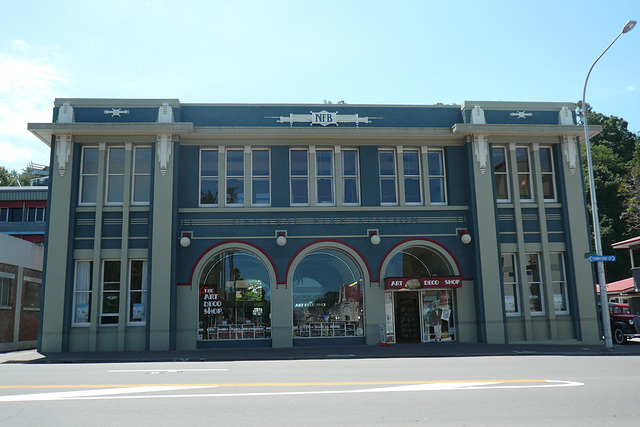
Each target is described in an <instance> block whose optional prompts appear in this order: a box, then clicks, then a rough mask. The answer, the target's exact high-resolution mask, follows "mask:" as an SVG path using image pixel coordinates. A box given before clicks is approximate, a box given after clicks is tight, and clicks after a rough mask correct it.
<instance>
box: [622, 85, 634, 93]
mask: <svg viewBox="0 0 640 427" xmlns="http://www.w3.org/2000/svg"><path fill="white" fill-rule="evenodd" d="M624 90H625V91H626V92H635V91H636V88H635V86H631V85H629V86H627V87H626V88H624Z"/></svg>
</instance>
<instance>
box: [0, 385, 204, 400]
mask: <svg viewBox="0 0 640 427" xmlns="http://www.w3.org/2000/svg"><path fill="white" fill-rule="evenodd" d="M209 387H211V386H143V387H118V388H103V389H98V390H77V391H57V392H53V393H33V394H17V395H13V396H0V402H28V401H29V402H33V401H39V400H76V399H83V398H87V397H99V398H104V397H105V396H111V395H114V394H127V393H153V392H157V391H176V390H187V389H194V388H209Z"/></svg>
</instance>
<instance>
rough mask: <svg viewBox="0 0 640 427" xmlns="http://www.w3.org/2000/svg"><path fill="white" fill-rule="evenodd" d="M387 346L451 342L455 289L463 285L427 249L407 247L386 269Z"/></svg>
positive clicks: (430, 250)
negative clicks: (408, 343)
mask: <svg viewBox="0 0 640 427" xmlns="http://www.w3.org/2000/svg"><path fill="white" fill-rule="evenodd" d="M386 273H387V274H386V278H385V279H384V284H385V290H386V292H385V314H386V339H387V342H389V343H407V342H434V341H454V340H455V339H456V331H455V324H454V322H455V316H454V314H455V311H454V308H455V304H454V297H455V288H458V287H460V286H462V280H461V278H460V277H455V276H453V270H452V269H451V267H450V265H449V263H448V262H447V260H446V259H445V258H444V257H442V255H441V254H439V253H438V252H436V251H435V250H433V249H431V248H428V247H419V246H416V247H410V248H406V249H404V250H402V251H400V252H398V253H397V254H395V255H394V256H393V258H392V259H391V260H390V262H389V264H388V266H387V269H386Z"/></svg>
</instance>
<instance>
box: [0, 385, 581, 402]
mask: <svg viewBox="0 0 640 427" xmlns="http://www.w3.org/2000/svg"><path fill="white" fill-rule="evenodd" d="M512 384H513V382H511V383H509V385H507V383H502V382H499V381H495V382H494V381H490V382H487V381H485V382H480V381H477V382H473V381H469V382H453V383H447V382H442V383H425V384H412V385H402V386H396V387H376V388H367V389H355V390H318V391H310V390H307V391H283V392H254V393H206V394H154V395H144V396H141V395H139V394H134V393H153V392H159V391H175V390H187V389H202V388H211V387H217V386H211V385H206V386H140V387H119V388H109V389H100V390H78V391H66V392H53V393H35V394H21V395H11V396H0V402H28V401H30V402H33V401H43V400H96V399H159V398H160V399H167V398H170V399H177V398H205V397H207V398H208V397H251V396H292V395H313V394H350V393H381V392H387V393H395V392H406V391H410V392H416V391H447V390H448V391H454V390H491V389H493V390H499V389H525V388H546V387H578V386H583V385H584V384H583V383H580V382H576V381H555V380H545V381H544V382H543V383H542V384H522V385H512Z"/></svg>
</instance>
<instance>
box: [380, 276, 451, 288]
mask: <svg viewBox="0 0 640 427" xmlns="http://www.w3.org/2000/svg"><path fill="white" fill-rule="evenodd" d="M460 287H462V278H460V277H425V278H404V277H387V278H386V279H384V288H385V289H386V290H391V291H394V290H396V291H398V290H416V289H429V288H460Z"/></svg>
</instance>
